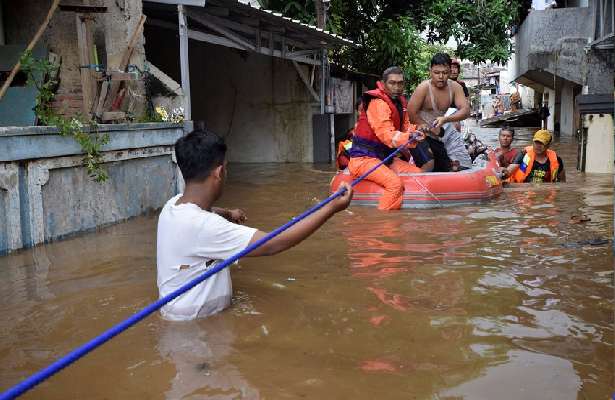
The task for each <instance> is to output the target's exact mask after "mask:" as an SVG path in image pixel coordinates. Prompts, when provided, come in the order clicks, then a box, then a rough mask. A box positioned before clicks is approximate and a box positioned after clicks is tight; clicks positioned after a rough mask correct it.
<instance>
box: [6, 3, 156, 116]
mask: <svg viewBox="0 0 615 400" xmlns="http://www.w3.org/2000/svg"><path fill="white" fill-rule="evenodd" d="M51 2H52V1H51V0H20V1H6V0H4V1H3V3H2V5H3V13H4V22H5V34H6V44H22V45H23V46H24V49H25V47H26V45H27V43H28V42H29V41H30V40H31V39H32V38H33V36H34V34H35V32H36V31H37V29H38V28H39V26H40V24H41V23H42V22H43V20H44V19H45V17H46V16H47V12H48V11H49V7H50V6H51ZM90 4H92V5H97V4H98V5H104V6H106V7H107V9H108V10H107V13H105V14H96V22H95V24H94V25H93V28H92V31H93V35H94V42H95V44H96V46H97V50H98V54H99V57H100V58H99V59H100V62H101V63H103V64H105V65H107V67H108V68H109V69H114V68H117V66H118V65H119V60H120V59H121V57H122V54H123V52H124V50H125V49H126V47H127V44H128V41H129V38H130V35H131V34H132V32H133V31H134V29H135V26H136V24H137V23H138V21H139V18H140V16H141V15H142V11H141V9H142V2H141V1H135V0H117V1H106V0H99V1H96V2H94V1H92V2H90ZM40 43H41V44H42V45H44V46H45V47H46V48H47V49H48V50H49V51H51V52H53V53H56V54H58V55H59V56H60V57H61V58H62V67H61V69H60V85H59V88H58V91H57V95H56V98H55V103H54V107H55V108H56V109H57V110H58V111H61V112H62V113H64V114H67V115H74V114H76V113H77V112H80V111H81V108H82V101H83V100H82V90H81V77H80V68H79V65H80V63H79V55H78V46H77V24H76V16H75V14H74V13H72V12H65V11H60V10H57V11H56V13H55V14H54V16H53V18H52V19H51V21H50V23H49V26H48V27H47V29H46V30H45V33H44V34H43V36H42V38H41V41H40ZM144 60H145V51H144V48H143V37H142V35H141V37H140V40H139V41H138V42H137V46H136V47H135V49H134V51H133V54H132V57H131V59H130V63H131V64H134V65H137V66H139V67H140V68H141V69H143V62H144ZM130 89H131V91H129V95H128V96H127V100H126V103H125V106H127V103H129V102H131V100H132V102H133V104H134V105H133V110H132V111H133V112H135V114H136V115H139V113H140V112H141V110H142V103H143V100H144V99H143V97H142V96H143V94H144V93H145V92H144V87H143V85H142V83H138V82H137V83H131V84H130Z"/></svg>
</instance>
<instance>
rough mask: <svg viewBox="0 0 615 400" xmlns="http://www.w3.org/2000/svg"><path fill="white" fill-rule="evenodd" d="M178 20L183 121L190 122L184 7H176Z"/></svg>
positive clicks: (188, 68)
mask: <svg viewBox="0 0 615 400" xmlns="http://www.w3.org/2000/svg"><path fill="white" fill-rule="evenodd" d="M177 16H178V19H179V63H180V69H181V78H182V91H183V92H184V119H185V120H186V121H190V120H192V109H191V107H192V105H191V102H190V63H189V59H188V23H187V21H186V14H185V10H184V6H183V5H181V4H179V5H178V6H177Z"/></svg>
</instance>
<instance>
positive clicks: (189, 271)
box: [157, 194, 256, 321]
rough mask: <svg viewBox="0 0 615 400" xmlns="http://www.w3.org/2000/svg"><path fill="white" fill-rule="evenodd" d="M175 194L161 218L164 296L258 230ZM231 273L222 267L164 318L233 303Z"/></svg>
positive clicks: (188, 317)
mask: <svg viewBox="0 0 615 400" xmlns="http://www.w3.org/2000/svg"><path fill="white" fill-rule="evenodd" d="M181 196H182V194H178V195H177V196H175V197H173V198H171V199H170V200H169V201H167V203H166V204H165V206H164V207H163V209H162V211H161V212H160V216H159V217H158V239H157V241H158V242H157V266H158V291H159V293H160V297H164V296H166V295H168V294H169V293H171V292H173V291H174V290H176V289H178V288H180V287H181V286H183V285H184V284H186V283H188V282H189V281H191V280H192V279H194V278H195V277H197V276H199V275H201V274H202V273H203V272H204V271H206V270H208V269H209V268H212V267H214V266H215V265H216V264H218V263H219V262H220V261H222V260H225V259H227V258H229V257H230V256H232V255H234V254H235V253H237V252H239V251H241V250H243V249H244V248H246V247H247V246H248V244H249V243H250V240H251V239H252V236H253V235H254V233H255V232H256V229H254V228H249V227H246V226H242V225H238V224H234V223H232V222H229V221H227V220H226V219H224V218H223V217H221V216H219V215H218V214H215V213H213V212H209V211H205V210H203V209H201V208H200V207H199V206H197V205H196V204H191V203H188V204H180V205H176V204H175V203H176V202H177V200H178V199H179V198H180V197H181ZM232 290H233V289H232V285H231V273H230V270H229V268H228V267H227V268H225V269H223V270H222V271H219V272H218V273H216V274H215V275H213V276H211V277H209V278H207V279H206V280H205V281H203V282H201V283H200V284H198V285H197V286H195V287H193V288H192V289H190V290H189V291H187V292H186V293H184V294H182V295H181V296H179V297H177V298H175V299H174V300H172V301H170V302H169V303H167V304H166V305H165V306H164V307H162V308H161V309H160V312H161V314H162V316H163V318H165V319H168V320H173V321H185V320H191V319H195V318H198V317H206V316H208V315H212V314H215V313H217V312H219V311H221V310H223V309H225V308H226V307H228V306H229V305H230V304H231V294H232Z"/></svg>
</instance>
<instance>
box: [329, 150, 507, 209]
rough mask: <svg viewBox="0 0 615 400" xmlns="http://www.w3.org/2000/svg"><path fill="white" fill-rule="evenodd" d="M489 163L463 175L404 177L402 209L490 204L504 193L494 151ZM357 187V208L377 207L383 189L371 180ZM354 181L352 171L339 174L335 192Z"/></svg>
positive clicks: (481, 163) (334, 182) (481, 162)
mask: <svg viewBox="0 0 615 400" xmlns="http://www.w3.org/2000/svg"><path fill="white" fill-rule="evenodd" d="M487 157H488V159H487V160H477V161H475V163H474V165H473V167H472V168H470V169H467V170H464V171H459V172H427V173H418V174H400V175H399V176H400V177H401V178H402V180H403V182H404V186H405V190H404V200H403V203H402V208H436V207H447V206H456V205H466V204H478V203H482V202H486V201H489V200H491V199H493V198H495V197H497V196H498V195H499V194H500V193H502V181H501V180H500V178H499V175H498V174H497V173H496V171H497V169H498V163H497V161H496V156H495V153H494V152H493V151H491V150H490V151H489V152H488V153H487ZM367 179H369V176H368V177H367V178H366V179H364V180H363V181H361V182H359V183H358V184H357V185H356V186H355V187H354V196H353V198H352V203H351V204H353V205H362V206H377V205H378V200H379V199H380V196H381V195H382V190H383V188H382V186H380V185H378V184H376V183H374V182H371V181H368V180H367ZM352 181H353V178H352V176H351V175H350V173H349V172H348V169H345V170H343V171H338V172H337V174H336V175H335V176H334V177H333V179H332V180H331V185H330V186H331V193H334V192H335V191H337V189H338V188H339V185H340V184H341V183H342V182H348V183H349V184H350V183H351V182H352Z"/></svg>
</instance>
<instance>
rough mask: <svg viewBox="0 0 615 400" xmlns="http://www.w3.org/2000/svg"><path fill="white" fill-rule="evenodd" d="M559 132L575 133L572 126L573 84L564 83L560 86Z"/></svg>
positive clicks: (565, 133) (563, 133)
mask: <svg viewBox="0 0 615 400" xmlns="http://www.w3.org/2000/svg"><path fill="white" fill-rule="evenodd" d="M559 123H560V134H561V135H563V136H572V135H574V134H575V128H574V86H573V85H571V84H569V83H566V84H564V86H563V87H562V91H561V101H560V115H559Z"/></svg>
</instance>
